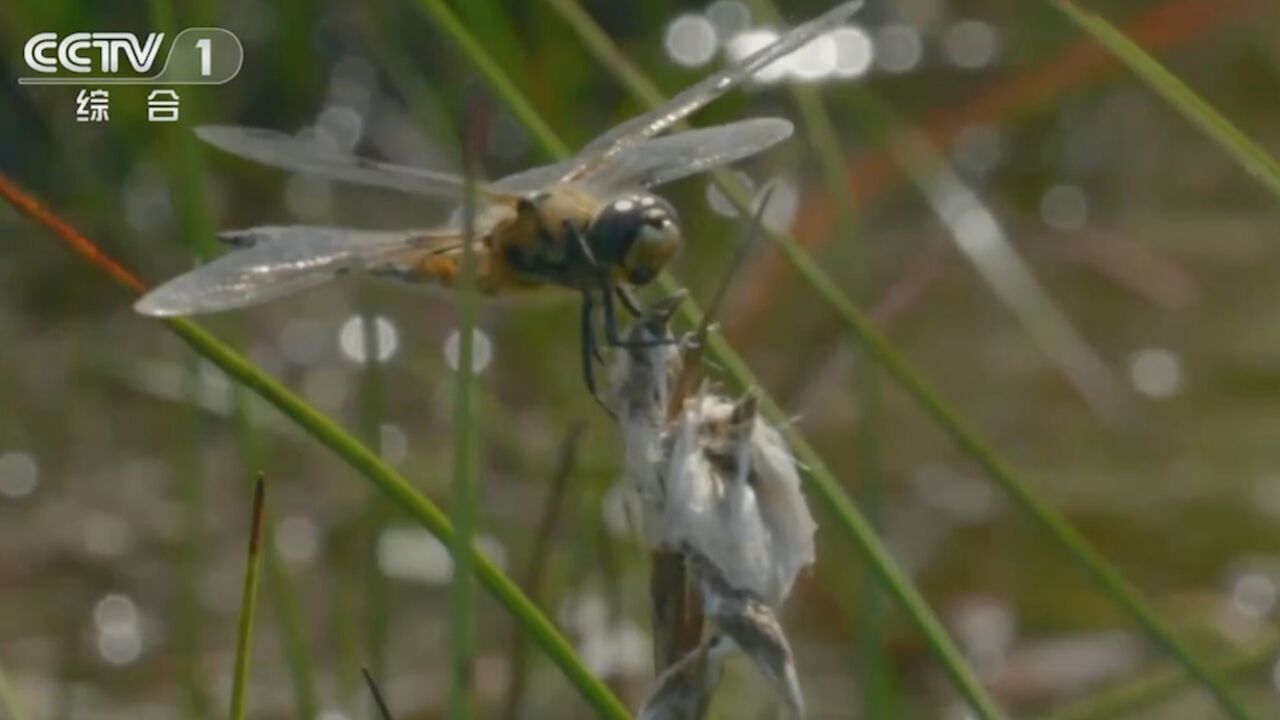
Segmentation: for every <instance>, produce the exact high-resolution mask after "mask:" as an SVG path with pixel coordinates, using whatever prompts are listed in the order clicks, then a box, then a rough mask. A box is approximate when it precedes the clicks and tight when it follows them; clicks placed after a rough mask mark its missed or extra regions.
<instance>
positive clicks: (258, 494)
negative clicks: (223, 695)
mask: <svg viewBox="0 0 1280 720" xmlns="http://www.w3.org/2000/svg"><path fill="white" fill-rule="evenodd" d="M262 506H263V481H262V476H261V475H259V476H258V481H257V482H256V483H254V485H253V515H252V518H253V519H252V523H251V524H250V526H249V553H248V558H247V559H246V562H245V568H244V585H243V586H242V589H241V593H240V622H239V624H238V625H237V627H236V664H235V671H234V673H233V675H232V678H231V712H230V713H229V717H230V718H231V720H244V700H245V687H246V685H247V684H248V681H249V654H250V650H251V647H252V645H253V618H254V614H255V613H254V608H255V606H256V605H257V599H258V571H259V569H260V568H261V567H262V552H261V549H262Z"/></svg>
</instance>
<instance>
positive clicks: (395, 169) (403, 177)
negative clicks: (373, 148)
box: [196, 125, 494, 200]
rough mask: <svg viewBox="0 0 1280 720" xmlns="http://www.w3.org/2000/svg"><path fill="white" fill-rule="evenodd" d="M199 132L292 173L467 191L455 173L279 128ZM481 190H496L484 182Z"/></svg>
mask: <svg viewBox="0 0 1280 720" xmlns="http://www.w3.org/2000/svg"><path fill="white" fill-rule="evenodd" d="M196 135H197V136H198V137H199V138H200V139H201V140H204V141H205V142H207V143H209V144H210V145H213V146H214V147H216V148H218V149H220V150H225V151H226V152H229V153H231V154H232V155H238V156H240V157H242V158H246V159H249V160H253V161H255V162H259V163H262V164H264V165H270V166H271V167H277V168H281V169H283V170H289V171H292V172H297V173H304V174H307V175H314V176H316V177H322V178H328V179H330V180H340V181H342V182H349V183H355V184H357V185H367V186H370V187H378V188H386V189H389V190H399V191H401V192H407V193H413V194H415V195H427V196H431V197H440V198H448V199H451V200H461V199H462V196H463V194H464V193H465V192H466V181H465V180H464V179H463V178H462V177H461V176H459V175H455V174H453V173H447V172H441V171H438V170H427V169H424V168H414V167H407V166H404V165H392V164H390V163H384V162H378V161H377V160H370V159H369V158H364V157H360V156H358V155H352V154H350V153H347V152H343V151H341V150H339V149H337V148H335V147H333V146H331V145H327V144H325V143H323V142H320V141H317V140H308V139H305V138H299V137H295V136H293V135H288V134H286V133H282V132H277V131H275V130H265V129H262V128H251V127H240V126H236V125H204V126H201V127H198V128H196ZM478 192H479V193H480V194H482V195H486V196H490V197H492V195H493V194H494V193H492V192H490V191H489V190H488V189H487V188H486V187H485V186H484V185H479V186H478Z"/></svg>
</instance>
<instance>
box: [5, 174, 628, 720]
mask: <svg viewBox="0 0 1280 720" xmlns="http://www.w3.org/2000/svg"><path fill="white" fill-rule="evenodd" d="M0 198H3V199H4V200H5V201H6V202H8V203H9V204H10V205H11V206H13V208H14V209H15V210H17V211H18V212H19V213H20V214H21V215H23V216H24V217H26V218H27V219H28V220H31V221H32V222H34V223H35V224H37V225H39V226H40V227H42V228H44V229H45V230H47V231H48V232H50V233H51V234H52V235H54V236H55V237H56V238H57V239H58V240H60V241H61V242H63V243H64V244H66V245H67V247H68V248H69V249H70V250H71V251H72V252H74V253H76V254H77V255H79V256H81V257H82V258H83V259H85V260H86V261H87V262H88V263H89V264H90V265H92V266H93V267H94V268H96V269H97V270H99V271H101V272H103V273H105V274H107V275H108V276H109V277H110V278H111V279H112V280H113V281H114V282H115V283H116V284H117V285H119V286H121V287H122V288H124V289H125V290H128V291H129V292H130V293H131V294H132V295H134V296H140V295H141V294H142V293H143V292H144V291H145V290H146V285H145V284H144V283H143V282H142V281H141V280H139V279H138V278H137V277H136V276H135V275H133V273H131V272H129V270H127V269H126V268H125V267H124V266H123V265H121V264H120V263H119V262H117V261H116V260H115V259H114V258H112V257H111V256H109V255H107V254H105V253H104V252H103V251H102V250H101V248H99V247H98V246H97V244H95V243H94V242H92V241H91V240H89V238H87V237H85V236H84V235H83V234H81V233H80V232H79V231H77V230H76V229H75V228H73V227H71V226H70V225H69V224H67V223H66V221H64V220H62V219H61V218H60V217H58V216H57V214H55V213H53V212H51V211H50V210H48V209H47V208H45V207H44V206H43V205H41V204H40V203H39V202H37V201H36V200H35V198H33V197H32V196H31V195H30V194H29V193H27V192H26V191H24V190H23V189H21V188H20V187H19V186H17V185H15V184H14V183H13V182H12V181H11V180H9V179H8V178H7V177H5V176H4V175H0ZM158 322H160V323H161V324H163V325H164V326H165V327H167V328H168V329H169V330H170V331H171V332H173V333H174V334H175V335H177V336H178V338H179V339H180V340H182V341H183V342H184V343H186V344H187V345H188V346H189V347H190V348H191V349H192V350H194V351H195V352H197V353H199V354H200V355H201V356H203V357H204V358H206V359H207V360H209V361H210V362H211V363H212V364H213V365H215V366H216V367H218V368H219V369H220V370H222V371H223V372H224V373H226V374H227V376H228V377H229V378H230V379H231V380H232V381H233V382H235V383H237V384H239V385H241V386H243V387H245V388H246V389H248V390H250V391H251V392H253V393H254V394H256V395H258V396H259V397H261V398H262V399H263V400H265V401H267V402H268V403H269V404H271V405H273V406H274V407H275V408H276V409H277V410H279V411H280V412H281V413H283V414H284V416H285V417H287V418H289V419H290V420H292V421H293V422H294V423H296V424H297V425H298V427H300V428H301V429H303V430H304V431H305V432H306V433H307V434H309V435H311V436H312V437H313V438H315V439H316V440H318V441H319V442H320V443H321V444H322V445H324V446H325V447H327V448H329V449H330V450H332V451H333V452H334V453H335V454H337V455H338V456H339V457H341V458H342V459H343V460H344V461H345V462H346V463H347V464H348V465H350V466H351V467H352V468H353V469H354V470H356V471H357V472H358V473H360V475H361V476H363V477H364V478H365V479H367V480H368V481H369V482H371V483H373V484H374V486H376V487H377V488H378V489H379V490H380V491H381V492H382V493H384V494H385V495H386V496H387V497H388V498H389V499H390V500H391V501H392V502H393V503H394V504H395V505H396V506H397V507H398V508H399V509H400V510H401V511H402V512H404V513H405V514H407V515H409V516H410V517H412V518H413V519H414V520H416V521H418V522H419V523H421V524H422V526H423V527H424V528H426V529H427V531H428V532H430V533H432V534H433V535H435V536H436V537H437V538H438V539H439V540H440V541H441V542H442V543H444V545H445V546H446V547H450V548H452V547H454V545H453V536H454V529H453V524H452V522H451V521H450V520H449V518H448V517H447V516H446V515H445V514H444V512H442V511H441V510H440V508H439V507H438V506H437V505H436V504H435V503H433V502H431V501H430V500H429V499H427V498H426V497H425V496H424V495H422V494H421V493H419V492H418V491H417V489H416V488H414V487H413V485H412V484H410V483H409V481H408V480H406V479H405V478H404V476H402V475H401V474H399V473H398V472H396V471H395V469H393V468H392V467H391V466H390V465H388V464H387V463H386V462H385V461H383V460H382V459H381V458H380V457H378V455H377V454H376V453H374V452H373V451H371V450H370V449H369V448H367V447H365V446H364V445H362V444H361V443H360V442H359V441H358V440H356V439H355V438H354V437H352V436H351V435H350V434H348V433H347V432H345V431H343V430H342V429H341V428H340V427H339V426H338V425H337V423H335V422H334V421H333V420H332V419H331V418H329V417H327V416H326V415H324V414H323V413H321V412H320V411H319V410H316V409H315V408H314V407H312V406H311V405H309V404H308V403H306V402H305V401H303V400H302V399H301V398H299V397H298V396H297V395H295V394H294V393H293V392H291V391H290V390H289V389H288V388H286V387H285V386H284V385H282V384H280V383H279V382H278V381H276V380H275V379H273V378H272V377H270V376H269V375H267V374H266V373H264V372H262V371H261V370H259V369H258V368H257V367H256V366H255V365H253V364H252V363H251V362H249V361H248V360H247V359H245V357H244V356H243V355H241V354H240V353H238V352H236V351H235V350H233V349H232V348H231V347H230V346H228V345H226V344H225V343H223V342H221V341H220V340H218V339H217V338H216V337H214V336H213V335H211V334H209V333H208V332H206V331H205V330H203V329H202V328H201V327H200V326H199V325H197V324H196V323H194V322H192V321H190V320H187V319H185V318H169V319H165V320H160V321H158ZM471 555H472V557H473V559H474V562H475V566H474V567H475V574H476V576H477V577H478V578H479V580H480V582H481V584H482V585H483V586H484V587H485V588H486V589H487V590H488V591H489V592H490V593H491V594H492V595H493V596H494V598H495V599H497V600H498V602H499V603H500V604H501V605H502V606H503V607H504V608H505V609H506V610H507V612H508V613H510V614H511V616H512V617H513V619H514V620H515V621H516V623H518V624H519V625H520V627H522V628H523V629H524V630H525V631H526V632H528V633H529V636H530V637H531V638H532V639H533V642H534V643H535V644H536V645H538V647H540V648H541V649H542V650H543V651H544V652H545V653H546V654H547V656H548V657H549V658H550V659H551V661H552V662H554V663H555V664H556V666H557V667H559V668H560V670H561V672H562V673H563V674H564V675H565V677H566V678H567V679H568V680H569V681H570V682H571V683H572V684H573V686H574V687H575V688H576V689H577V690H578V692H579V694H580V695H581V696H582V698H583V699H584V700H585V701H586V702H587V703H588V704H590V705H591V706H592V708H593V709H594V710H595V711H596V713H597V714H599V715H600V716H601V717H605V718H612V719H618V718H628V717H630V714H629V713H628V711H627V709H626V707H625V706H623V705H622V703H621V702H620V701H619V700H618V699H617V697H616V696H614V694H613V693H612V692H610V690H609V689H608V688H607V687H606V686H605V685H604V684H603V683H602V682H600V681H599V680H598V679H597V678H596V677H595V676H593V675H592V674H591V671H590V670H588V669H587V667H586V666H585V665H584V664H583V663H582V661H581V659H579V658H578V656H577V654H576V653H575V652H574V650H573V646H572V645H570V644H569V642H568V640H566V639H565V638H564V636H563V635H561V634H560V632H559V631H558V630H557V629H556V627H555V625H553V624H552V623H551V621H550V620H549V619H547V617H546V616H545V615H544V614H542V612H541V611H540V610H538V608H537V607H536V606H535V605H534V604H533V603H532V602H530V601H529V599H528V598H527V597H526V596H525V595H524V593H522V592H521V591H520V588H519V587H517V586H516V584H515V583H514V582H512V581H511V579H510V578H509V577H508V576H507V575H505V574H504V573H503V572H502V571H501V570H499V569H498V568H497V567H496V566H495V565H493V563H491V562H490V561H489V560H488V559H486V558H485V557H484V556H482V555H480V554H478V553H477V552H476V551H475V549H474V548H472V549H471ZM270 558H271V555H270V554H269V555H268V556H267V558H266V562H267V563H268V565H270ZM267 570H268V575H269V576H270V567H268V568H267Z"/></svg>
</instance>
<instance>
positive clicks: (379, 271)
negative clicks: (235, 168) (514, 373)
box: [134, 2, 861, 408]
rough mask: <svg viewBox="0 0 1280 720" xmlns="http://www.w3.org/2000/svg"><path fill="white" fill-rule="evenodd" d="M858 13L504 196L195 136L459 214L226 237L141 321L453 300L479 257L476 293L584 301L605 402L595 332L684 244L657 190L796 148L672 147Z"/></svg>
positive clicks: (750, 142) (397, 170)
mask: <svg viewBox="0 0 1280 720" xmlns="http://www.w3.org/2000/svg"><path fill="white" fill-rule="evenodd" d="M860 5H861V3H860V2H846V3H842V4H840V5H837V6H835V7H834V8H832V9H831V10H828V11H827V12H826V13H824V14H822V15H820V16H818V17H816V18H814V19H812V20H809V21H808V22H805V23H803V24H801V25H798V26H796V27H794V28H793V29H791V30H790V31H788V32H786V33H784V34H782V35H781V36H779V37H778V38H777V39H776V40H775V41H774V42H772V43H771V44H769V45H767V46H765V47H763V48H761V49H759V50H757V51H755V52H754V53H751V54H750V55H747V56H746V57H744V58H742V59H740V60H738V61H736V62H734V63H731V64H730V65H728V66H726V67H725V68H723V69H722V70H720V71H719V72H717V73H714V74H712V75H709V76H708V77H706V78H704V79H702V80H701V81H699V82H697V83H694V84H693V85H691V86H689V87H688V88H686V89H685V90H683V91H681V92H680V93H678V94H676V95H675V96H673V97H672V98H671V99H670V100H668V101H667V102H665V103H663V104H662V105H661V106H660V107H657V108H655V109H654V110H652V111H650V112H647V113H644V114H641V115H638V116H636V117H633V118H631V119H629V120H627V121H625V122H623V123H622V124H620V125H618V126H616V127H614V128H613V129H611V130H609V131H608V132H605V133H604V134H602V135H600V136H599V137H597V138H596V139H594V140H592V141H591V142H589V143H587V145H585V146H584V147H583V148H582V149H581V150H580V151H579V152H577V153H576V154H574V155H573V156H572V157H570V158H569V159H567V160H563V161H561V162H556V163H553V164H550V165H544V166H540V167H534V168H531V169H528V170H524V171H521V172H518V173H515V174H513V175H509V176H507V177H504V178H502V179H499V180H496V181H494V182H480V183H476V182H471V181H469V180H468V179H467V178H464V177H462V176H459V175H456V174H452V173H449V172H444V171H440V170H435V169H427V168H418V167H408V166H402V165H394V164H390V163H386V162H381V161H378V160H373V159H369V158H365V157H361V156H358V155H354V154H351V153H347V152H344V151H340V150H337V149H336V148H334V147H331V146H329V145H325V144H324V143H321V142H318V141H316V140H314V139H304V138H301V137H298V136H294V135H289V134H286V133H282V132H277V131H273V130H265V129H258V128H250V127H239V126H225V125H223V126H202V127H199V128H197V129H196V134H197V135H198V136H199V137H200V138H201V139H202V140H204V141H205V142H207V143H209V144H211V145H213V146H214V147H217V148H219V149H221V150H224V151H226V152H228V153H231V154H233V155H237V156H240V157H242V158H245V159H248V160H252V161H255V162H258V163H262V164H265V165H269V166H272V167H276V168H279V169H283V170H288V171H291V172H294V173H299V174H305V175H311V176H315V177H319V178H324V179H327V180H334V181H339V182H345V183H352V184H356V185H363V186H368V187H375V188H382V189H389V190H394V191H400V192H404V193H408V194H411V195H416V196H425V197H430V198H436V199H440V200H445V201H451V202H452V203H454V207H455V210H454V212H453V214H452V216H451V219H450V220H449V221H447V222H445V223H443V224H441V225H439V226H436V227H430V228H427V229H417V230H401V231H378V230H362V229H354V228H344V227H321V226H308V225H289V226H263V227H253V228H249V229H244V230H233V231H227V232H223V233H220V234H219V237H220V238H221V239H222V240H224V241H225V242H226V243H227V244H228V245H230V246H231V247H232V250H231V251H230V252H228V253H226V254H224V255H222V256H220V257H218V258H217V259H215V260H212V261H211V262H208V263H206V264H204V265H201V266H199V267H197V268H195V269H194V270H191V271H190V272H188V273H186V274H184V275H180V276H178V277H176V278H173V279H172V280H169V281H168V282H166V283H164V284H162V285H160V286H158V287H156V288H155V289H154V290H152V291H150V292H149V293H147V294H146V295H144V296H143V297H142V298H141V299H140V300H138V302H137V303H136V304H135V306H134V307H135V309H136V310H137V311H138V312H140V313H142V314H144V315H151V316H158V317H171V316H187V315H196V314H201V313H211V312H219V311H223V310H231V309H235V308H242V307H246V306H250V305H255V304H258V303H262V302H266V301H268V300H272V299H276V298H280V297H283V296H286V295H291V294H294V293H296V292H299V291H302V290H304V289H307V288H311V287H315V286H317V285H321V284H323V283H326V282H328V281H330V280H332V279H334V278H335V277H338V276H340V275H343V274H345V273H348V272H351V271H357V270H358V271H364V272H368V273H371V274H374V275H380V276H391V277H396V278H399V279H403V280H409V281H416V282H427V283H433V284H436V285H443V286H452V285H454V284H456V282H457V281H458V278H459V276H460V272H461V267H462V264H461V263H462V259H463V257H464V253H465V251H466V250H467V249H468V248H467V245H470V250H471V252H472V257H473V258H474V260H475V263H474V265H473V267H474V268H475V278H476V283H477V285H478V287H479V288H480V289H482V290H483V291H485V292H486V293H492V294H499V293H507V292H510V291H515V290H521V289H535V288H546V287H561V288H569V289H571V290H574V291H577V292H578V293H579V294H580V296H581V298H582V303H581V312H580V324H581V331H580V332H581V362H582V372H583V377H584V380H585V383H586V386H587V389H588V390H589V391H590V393H591V394H592V396H593V397H595V398H596V399H597V400H600V398H599V395H598V393H597V390H596V382H595V379H594V373H593V360H599V359H600V357H601V352H600V343H599V338H598V337H597V322H598V323H599V325H600V326H601V327H602V329H603V331H604V335H605V338H604V339H605V341H606V342H607V344H608V345H610V346H612V347H625V346H626V345H627V342H628V341H626V340H624V339H623V338H621V337H620V334H619V331H618V322H617V316H618V312H617V309H616V304H621V305H622V306H623V307H625V309H626V310H627V311H628V312H630V313H631V314H632V315H633V316H640V315H642V310H641V308H640V307H639V304H638V302H637V300H636V298H635V296H634V295H633V294H632V290H633V289H634V288H639V287H642V286H645V285H647V284H649V283H650V282H652V281H653V280H654V279H655V278H656V277H657V276H658V274H659V273H660V272H661V271H662V270H663V269H664V268H665V267H666V265H667V264H668V263H669V262H670V261H671V259H672V258H673V257H674V256H675V255H676V253H677V251H678V250H679V249H680V247H681V245H682V242H683V241H682V234H681V230H680V225H679V219H678V216H677V214H676V211H675V209H674V208H673V207H672V205H671V204H670V203H669V202H668V201H666V200H665V199H663V198H661V197H659V196H658V195H655V194H653V193H652V192H651V190H653V189H654V188H656V187H658V186H660V185H663V184H666V183H670V182H673V181H675V180H679V179H681V178H685V177H689V176H691V175H695V174H699V173H705V172H708V171H710V170H713V169H715V168H718V167H721V166H724V165H727V164H729V163H733V162H736V161H738V160H742V159H744V158H747V157H750V156H752V155H756V154H758V153H761V152H763V151H765V150H767V149H769V148H771V147H773V146H774V145H776V144H778V143H780V142H782V141H783V140H786V139H787V138H788V137H790V135H791V133H792V130H793V128H792V125H791V123H790V122H789V121H787V120H785V119H781V118H751V119H746V120H741V121H737V122H731V123H727V124H723V125H716V126H711V127H704V128H696V129H688V130H681V131H678V132H672V133H669V134H664V133H667V131H668V130H671V129H672V128H673V127H674V126H676V125H678V124H680V123H682V122H683V121H684V120H685V118H687V117H689V116H690V115H692V114H693V113H694V112H696V111H698V110H699V109H701V108H703V107H704V106H706V105H707V104H708V103H710V102H711V101H713V100H715V99H716V98H718V97H720V96H721V95H723V94H724V93H726V92H728V91H729V90H730V89H732V88H734V87H736V86H738V85H740V84H742V83H743V82H745V81H746V80H748V79H749V78H751V77H752V76H753V75H755V74H756V73H757V72H759V71H760V70H762V69H764V68H766V67H768V66H769V65H770V64H771V63H774V62H776V61H778V60H779V59H780V58H783V57H785V56H787V55H789V54H790V53H792V52H794V51H796V50H797V49H799V48H801V47H802V46H804V45H806V44H807V43H809V42H810V41H812V40H814V39H815V38H817V37H819V36H820V35H822V34H823V33H825V32H827V31H829V30H831V29H833V28H834V27H836V26H837V25H839V24H840V23H842V22H844V21H845V20H847V19H848V18H849V17H850V16H852V15H853V13H854V12H855V11H856V10H857V9H858V8H859V7H860ZM468 193H474V195H473V196H471V197H474V198H475V200H476V209H475V211H474V212H473V213H463V212H462V203H463V202H464V201H465V200H466V199H467V198H468V197H469V196H468ZM464 216H466V217H464ZM468 225H469V226H468ZM601 404H602V405H604V403H603V402H601ZM605 407H606V408H607V405H605Z"/></svg>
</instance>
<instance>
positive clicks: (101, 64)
mask: <svg viewBox="0 0 1280 720" xmlns="http://www.w3.org/2000/svg"><path fill="white" fill-rule="evenodd" d="M164 41H165V33H148V34H146V36H145V37H142V36H139V35H136V34H134V33H127V32H76V33H69V34H67V35H61V36H60V35H59V34H58V33H52V32H46V33H39V34H36V35H34V36H32V37H31V39H30V40H28V41H27V44H26V46H24V47H23V51H22V54H23V59H24V60H26V63H27V67H29V68H31V70H32V71H34V72H35V73H38V74H37V75H34V76H26V77H21V78H18V82H19V83H21V84H23V85H86V84H93V85H222V84H223V83H227V82H230V81H231V80H232V78H234V77H235V76H236V75H237V74H239V72H240V66H241V65H243V64H244V46H243V45H241V44H240V38H238V37H236V35H235V33H233V32H231V31H230V30H224V29H222V28H187V29H186V30H183V31H182V32H180V33H178V34H177V35H176V36H174V38H173V41H172V42H171V43H170V44H169V50H168V53H167V54H165V56H164V62H163V64H159V63H158V62H157V61H158V60H159V59H160V56H161V50H162V49H163V46H164ZM158 64H159V68H160V69H159V70H158V71H157V70H156V69H155V68H156V66H157V65H158Z"/></svg>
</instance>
